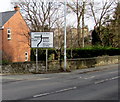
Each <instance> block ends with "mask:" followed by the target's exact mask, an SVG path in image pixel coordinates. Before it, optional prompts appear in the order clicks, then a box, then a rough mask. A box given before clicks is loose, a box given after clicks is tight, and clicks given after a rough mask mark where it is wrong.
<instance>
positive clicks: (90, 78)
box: [84, 76, 95, 79]
mask: <svg viewBox="0 0 120 102" xmlns="http://www.w3.org/2000/svg"><path fill="white" fill-rule="evenodd" d="M94 77H95V76H91V77H88V78H84V79H92V78H94Z"/></svg>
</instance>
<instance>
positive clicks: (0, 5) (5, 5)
mask: <svg viewBox="0 0 120 102" xmlns="http://www.w3.org/2000/svg"><path fill="white" fill-rule="evenodd" d="M11 1H12V0H0V12H5V11H12V10H14V7H13V5H11ZM50 1H51V0H50ZM52 1H56V0H52ZM60 1H64V0H60ZM67 1H69V0H67ZM75 1H76V0H75ZM94 1H97V2H100V1H104V0H94ZM69 19H70V18H69V17H68V18H67V21H68V20H69ZM70 21H71V22H73V23H75V18H74V19H73V21H72V20H69V22H67V23H70ZM73 23H72V24H73ZM85 24H86V25H88V27H89V30H91V29H93V28H94V23H93V21H92V20H90V19H87V20H86V21H85Z"/></svg>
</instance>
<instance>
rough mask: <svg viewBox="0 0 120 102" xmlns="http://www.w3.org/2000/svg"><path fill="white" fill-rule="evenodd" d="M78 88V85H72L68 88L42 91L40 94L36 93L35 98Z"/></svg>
mask: <svg viewBox="0 0 120 102" xmlns="http://www.w3.org/2000/svg"><path fill="white" fill-rule="evenodd" d="M76 88H77V87H76V86H74V87H70V88H66V89H61V90H58V91H54V92H49V93H42V94H39V95H34V96H33V97H34V98H37V97H42V96H46V95H50V94H54V93H60V92H65V91H69V90H74V89H76Z"/></svg>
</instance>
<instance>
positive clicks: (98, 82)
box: [94, 76, 120, 84]
mask: <svg viewBox="0 0 120 102" xmlns="http://www.w3.org/2000/svg"><path fill="white" fill-rule="evenodd" d="M119 77H120V76H116V77H113V78H110V79H105V80H100V81H97V82H95V83H94V84H100V83H103V82H106V81H110V80H114V79H118V78H119Z"/></svg>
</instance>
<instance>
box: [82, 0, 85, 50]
mask: <svg viewBox="0 0 120 102" xmlns="http://www.w3.org/2000/svg"><path fill="white" fill-rule="evenodd" d="M84 13H85V0H83V8H82V47H83V48H84V46H85V44H84V34H85V32H84V30H85V27H84V26H85V24H84Z"/></svg>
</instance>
